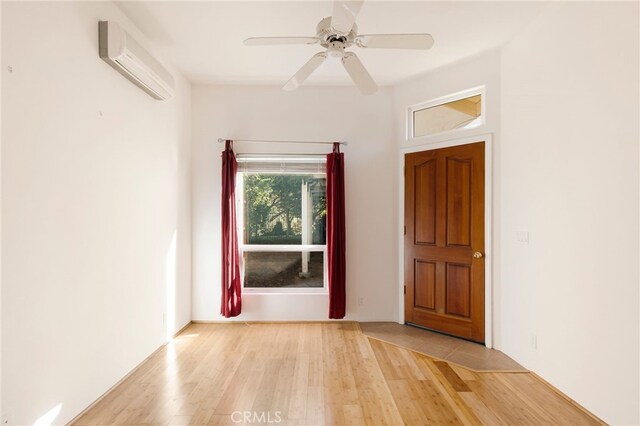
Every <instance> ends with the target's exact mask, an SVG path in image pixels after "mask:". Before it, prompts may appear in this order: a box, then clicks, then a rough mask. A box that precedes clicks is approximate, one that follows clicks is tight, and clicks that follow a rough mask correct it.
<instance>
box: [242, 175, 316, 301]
mask: <svg viewBox="0 0 640 426" xmlns="http://www.w3.org/2000/svg"><path fill="white" fill-rule="evenodd" d="M265 174H277V173H265ZM244 175H245V172H242V171H238V172H237V173H236V188H237V189H238V188H239V189H240V191H238V190H236V226H237V231H238V237H239V238H238V251H239V254H240V258H241V259H243V258H244V253H245V252H296V253H300V252H303V251H309V252H322V260H323V267H322V269H323V271H322V287H245V286H244V262H242V261H241V262H240V277H241V280H242V292H243V293H247V294H328V293H329V286H328V281H327V278H328V275H329V268H328V263H327V245H326V244H324V245H322V244H299V245H296V244H244V238H243V236H244Z"/></svg>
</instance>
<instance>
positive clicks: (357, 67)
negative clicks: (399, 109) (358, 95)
mask: <svg viewBox="0 0 640 426" xmlns="http://www.w3.org/2000/svg"><path fill="white" fill-rule="evenodd" d="M342 65H344V68H345V69H346V70H347V72H348V73H349V76H351V79H352V80H353V82H354V83H355V84H356V86H357V87H358V89H360V92H362V94H363V95H370V94H372V93H375V91H376V90H378V85H377V84H376V82H375V81H373V78H371V75H369V72H367V69H366V68H365V67H364V65H362V62H360V59H359V58H358V56H357V55H356V54H355V53H353V52H347V53H345V54H344V57H343V58H342Z"/></svg>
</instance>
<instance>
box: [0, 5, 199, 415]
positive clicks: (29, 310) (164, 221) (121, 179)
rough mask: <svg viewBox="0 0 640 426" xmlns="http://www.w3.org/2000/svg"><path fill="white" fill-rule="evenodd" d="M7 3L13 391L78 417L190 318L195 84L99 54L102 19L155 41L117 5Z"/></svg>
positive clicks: (35, 406) (6, 218)
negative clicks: (164, 93) (147, 75)
mask: <svg viewBox="0 0 640 426" xmlns="http://www.w3.org/2000/svg"><path fill="white" fill-rule="evenodd" d="M2 8H3V14H2V64H3V66H2V80H3V87H2V88H3V92H2V124H3V127H2V142H3V146H2V208H3V212H2V213H3V215H2V263H3V265H4V268H3V270H2V283H3V288H2V337H3V345H2V349H3V353H2V372H3V377H2V385H3V390H4V392H3V395H2V397H3V401H2V403H3V408H4V409H5V411H11V412H12V418H13V424H20V425H25V424H33V423H34V421H36V420H37V419H38V418H40V417H41V416H43V415H45V414H46V413H52V417H55V420H54V423H55V424H64V423H65V422H67V421H69V420H70V419H71V418H73V417H74V416H75V415H76V414H78V413H79V412H80V411H81V410H82V409H84V408H85V407H87V406H88V405H89V404H90V403H91V402H92V401H94V400H95V399H96V398H98V397H99V396H100V395H101V394H102V393H103V392H105V391H106V390H107V389H108V388H109V387H111V386H112V385H113V384H115V383H116V382H117V381H118V380H119V379H120V378H122V377H123V376H124V375H125V374H126V373H128V372H129V371H130V370H131V369H132V368H134V367H135V366H136V365H137V364H138V363H139V362H141V361H142V360H143V359H144V358H145V357H147V356H148V355H149V354H150V353H152V352H153V351H154V350H155V349H156V348H158V347H159V346H160V345H161V344H162V343H163V342H164V341H165V337H166V334H167V332H169V333H172V332H173V331H174V330H176V329H178V328H179V327H181V326H182V325H184V324H185V323H186V322H188V321H189V319H190V299H191V297H190V293H189V292H190V289H189V286H190V276H189V274H190V257H189V247H190V223H189V222H190V211H189V210H190V209H189V159H190V152H189V146H190V134H189V126H190V117H189V116H190V87H189V84H188V83H187V82H186V81H185V80H184V79H183V78H181V77H180V76H179V75H178V74H177V73H175V72H174V76H175V77H176V81H177V95H176V97H175V98H174V99H172V100H170V101H166V102H158V101H156V100H154V99H152V98H151V97H150V96H148V95H147V94H146V93H144V92H142V91H141V90H140V89H138V88H137V87H136V86H134V85H133V84H131V83H130V82H129V81H127V80H126V79H124V78H123V77H122V76H121V75H120V74H118V73H117V72H116V71H115V70H113V69H112V68H111V67H109V66H108V65H107V64H106V63H105V62H103V61H102V60H101V59H99V57H98V51H97V47H98V40H97V34H98V31H97V29H98V26H97V24H98V20H100V19H114V20H116V21H118V22H120V23H121V24H123V25H124V26H125V27H126V29H127V30H128V31H129V32H130V33H132V34H133V35H134V36H135V37H136V38H137V39H139V40H140V41H141V43H145V41H144V37H143V36H142V34H140V33H139V32H138V31H137V30H136V29H135V28H133V26H132V25H131V23H130V22H129V21H128V20H127V19H126V18H125V17H124V15H122V13H121V12H120V11H119V9H117V8H116V7H115V6H114V5H113V4H112V3H102V2H99V3H98V2H68V3H66V2H65V3H61V2H44V3H30V2H22V3H8V2H3V4H2ZM8 65H10V66H12V67H13V72H12V73H9V72H8V71H7V66H8ZM174 238H176V239H177V241H176V245H177V248H176V250H175V252H176V256H175V258H171V253H173V252H172V248H171V246H172V240H173V239H174ZM168 264H169V266H168ZM173 264H175V266H172V265H173ZM167 271H169V273H171V274H173V271H175V277H167ZM167 280H169V281H170V282H172V281H175V282H176V286H177V288H176V290H175V293H176V298H175V303H174V304H173V305H174V309H175V318H174V320H173V323H172V324H170V325H169V326H168V330H167V329H166V327H165V326H164V325H163V314H165V313H166V314H167V315H168V317H169V318H170V317H171V315H170V314H171V311H172V309H171V308H168V307H167V301H166V300H165V299H166V298H167V297H168V296H167V293H168V292H167V291H166V287H167ZM58 406H60V412H59V413H58V414H57V415H55V408H56V407H58ZM52 409H54V411H53V412H52V411H51V410H52Z"/></svg>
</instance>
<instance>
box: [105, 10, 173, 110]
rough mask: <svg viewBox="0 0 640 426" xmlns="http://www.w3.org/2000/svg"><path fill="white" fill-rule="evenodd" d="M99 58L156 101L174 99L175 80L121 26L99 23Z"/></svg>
mask: <svg viewBox="0 0 640 426" xmlns="http://www.w3.org/2000/svg"><path fill="white" fill-rule="evenodd" d="M98 44H99V50H100V57H101V58H102V59H104V61H105V62H106V63H108V64H109V65H111V66H112V67H113V68H115V69H116V70H117V71H118V72H119V73H120V74H122V75H124V76H125V77H126V78H128V79H129V80H130V81H131V82H132V83H134V84H135V85H137V86H138V87H140V88H141V89H142V90H144V91H145V92H147V93H148V94H149V95H151V96H153V97H154V98H156V99H159V100H164V99H168V98H170V97H172V96H173V94H174V82H173V77H172V76H171V74H170V73H169V71H167V70H166V69H165V68H164V67H163V66H162V64H160V62H158V61H157V60H156V59H155V58H154V57H153V56H151V55H150V54H149V52H147V51H146V50H144V49H143V48H142V46H140V45H139V44H138V43H137V42H136V41H135V40H134V39H133V38H132V37H131V36H130V35H129V34H127V33H126V31H125V30H123V29H122V27H120V25H118V24H116V23H115V22H111V21H100V22H99V23H98Z"/></svg>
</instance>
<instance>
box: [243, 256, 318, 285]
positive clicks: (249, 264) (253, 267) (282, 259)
mask: <svg viewBox="0 0 640 426" xmlns="http://www.w3.org/2000/svg"><path fill="white" fill-rule="evenodd" d="M323 283H324V253H323V252H306V253H305V252H257V251H250V252H245V253H244V286H245V287H246V288H274V287H280V288H282V287H315V288H322V287H323Z"/></svg>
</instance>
